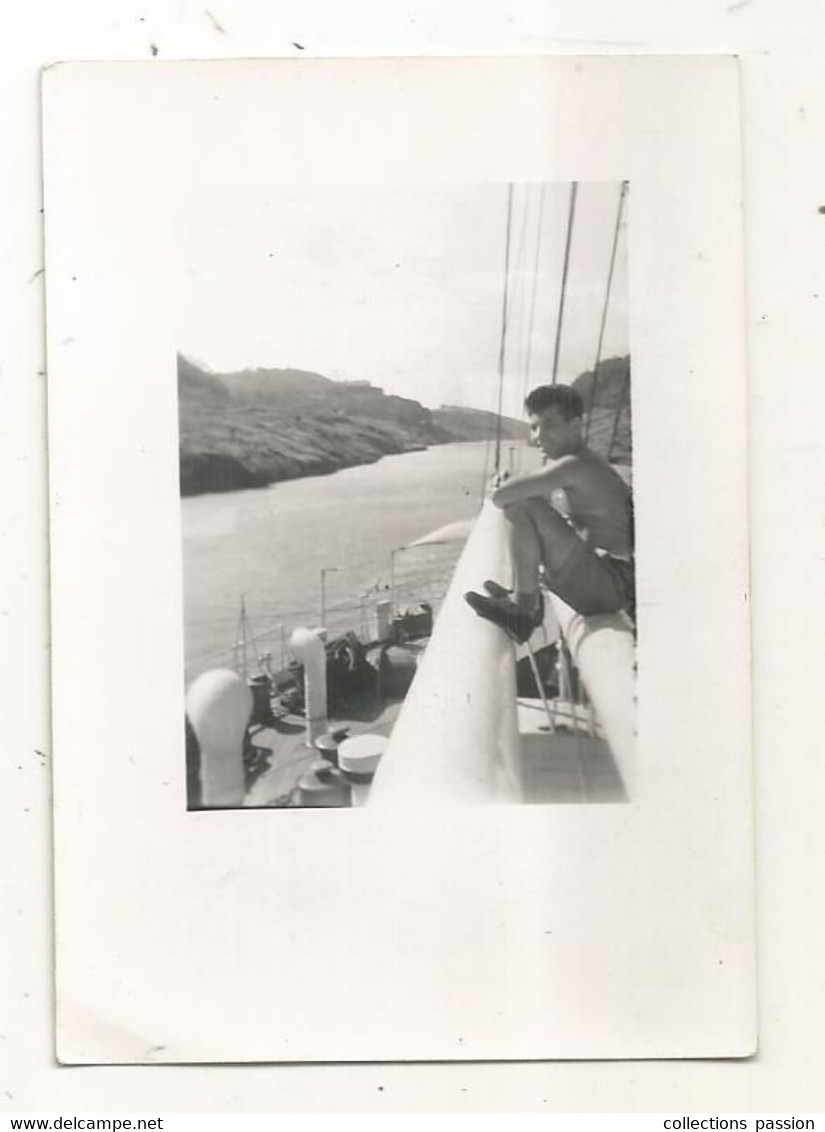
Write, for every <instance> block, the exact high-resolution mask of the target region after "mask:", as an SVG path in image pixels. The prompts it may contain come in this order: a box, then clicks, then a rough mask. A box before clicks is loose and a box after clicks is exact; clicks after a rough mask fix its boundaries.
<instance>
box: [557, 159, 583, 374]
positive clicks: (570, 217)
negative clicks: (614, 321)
mask: <svg viewBox="0 0 825 1132" xmlns="http://www.w3.org/2000/svg"><path fill="white" fill-rule="evenodd" d="M578 191H579V182H578V181H573V183H572V184H571V186H570V207H569V210H568V213H567V239H566V241H565V245H564V266H563V267H562V273H561V292H560V294H559V313H558V318H557V321H556V345H555V349H554V351H553V378H552V381H551V383H550V384H551V385H555V384H556V380H557V378H558V375H559V350H560V348H561V325H562V320H563V318H564V299H565V296H566V294H567V272H568V269H569V267H570V244H571V242H572V240H573V221H574V220H575V216H576V195H577V193H578Z"/></svg>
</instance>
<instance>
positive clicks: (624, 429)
mask: <svg viewBox="0 0 825 1132" xmlns="http://www.w3.org/2000/svg"><path fill="white" fill-rule="evenodd" d="M572 385H573V388H574V389H577V390H578V391H579V393H580V394H581V396H582V400H583V401H584V407H585V412H586V413H587V412H589V411H590V400H591V397H592V396H593V371H592V370H587V372H586V373H582V374H579V376H578V377H577V378H576V380H575V381H574V382H572ZM587 443H588V444H589V445H590V447H591V448H592V449H593V450H594V451H595V452H598V453H599V455H600V456H604V457H605V459H610V460H611V461H612V463H614V464H630V463H631V462H632V457H633V437H632V427H631V410H630V358H629V357H623V358H607V359H606V360H605V361H603V362H601V363H600V364H599V376H598V380H597V381H596V392H595V397H594V398H593V406H592V412H591V413H590V423H589V427H588V432H587Z"/></svg>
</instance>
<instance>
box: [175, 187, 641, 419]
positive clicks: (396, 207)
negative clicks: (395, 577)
mask: <svg viewBox="0 0 825 1132" xmlns="http://www.w3.org/2000/svg"><path fill="white" fill-rule="evenodd" d="M619 192H620V186H619V185H618V184H595V183H582V184H580V185H579V187H578V193H577V199H576V211H575V218H574V224H573V230H572V240H571V249H570V264H569V272H568V283H567V291H566V299H565V311H564V318H563V323H562V336H561V349H560V357H559V372H558V380H559V381H570V380H572V379H573V378H574V377H576V376H577V375H578V374H579V373H581V372H582V371H584V370H586V369H591V368H592V366H593V362H594V360H595V356H596V348H597V341H598V334H599V326H600V320H601V315H602V307H603V304H604V297H605V288H606V284H607V276H608V268H609V263H610V254H611V248H612V243H613V236H614V231H615V224H616V216H617V208H618V202H619ZM629 195H630V194H628V197H629ZM569 202H570V186H569V185H568V184H553V185H546V186H540V185H515V186H514V188H513V204H512V213H511V223H510V262H509V271H508V273H507V280H508V331H507V337H506V354H505V381H504V410H505V412H507V413H509V414H510V415H513V416H518V415H520V413H521V403H522V400H523V396H524V393H525V391H526V389H527V388H532V387H533V386H534V385H539V384H542V383H543V382H545V381H548V380H549V379H550V376H551V373H552V364H553V353H554V344H555V334H556V322H557V314H558V305H559V294H560V286H561V278H562V267H563V261H564V248H565V242H566V236H567V223H568V211H569ZM627 213H628V206H627V204H626V205H625V210H624V214H623V222H622V226H621V229H620V235H619V244H618V254H617V258H616V267H615V272H614V278H613V286H612V291H611V299H610V305H609V309H608V319H607V324H606V328H605V336H604V344H603V348H602V357H603V358H607V357H611V356H613V355H615V354H626V353H629V343H628V284H627V231H626V220H627ZM507 217H508V186H507V185H506V184H475V185H435V184H434V185H432V186H421V185H415V186H398V187H396V188H386V187H377V186H363V187H358V186H352V185H347V186H339V187H336V186H333V185H330V186H324V187H323V188H319V187H317V186H312V187H309V188H298V187H295V186H290V187H289V188H286V187H284V186H283V185H273V186H269V187H267V186H265V185H261V184H250V183H242V182H237V181H236V182H232V181H227V182H224V183H221V184H219V185H218V186H217V188H215V186H214V185H213V187H212V191H211V192H209V193H205V194H204V195H203V197H202V198H200V197H199V198H198V199H197V200H194V201H191V202H188V204H187V213H186V217H185V220H184V222H183V226H182V230H181V232H180V246H181V256H182V264H181V266H182V273H181V286H180V309H179V312H178V313H179V319H180V322H179V349H180V351H181V353H183V354H185V355H187V356H188V357H190V358H192V359H194V360H197V361H198V362H199V363H201V364H202V365H204V366H205V367H207V368H208V369H211V370H213V371H215V372H226V371H231V370H238V369H245V368H256V367H263V368H268V367H277V368H294V369H303V370H311V371H314V372H317V373H321V374H324V375H325V376H326V377H331V378H334V379H336V380H350V381H351V380H367V381H370V382H372V383H373V384H374V385H378V386H381V387H382V388H383V389H385V390H386V391H387V392H391V393H397V394H400V395H402V396H407V397H414V398H415V399H416V400H419V401H421V402H423V403H424V404H425V405H427V406H429V407H431V408H434V407H437V406H438V405H442V404H457V405H468V406H473V407H476V408H487V409H494V408H495V406H496V401H497V395H498V362H499V348H500V342H501V328H502V306H503V290H504V281H505V257H506V243H507ZM531 320H532V334H531V333H529V331H530V326H531Z"/></svg>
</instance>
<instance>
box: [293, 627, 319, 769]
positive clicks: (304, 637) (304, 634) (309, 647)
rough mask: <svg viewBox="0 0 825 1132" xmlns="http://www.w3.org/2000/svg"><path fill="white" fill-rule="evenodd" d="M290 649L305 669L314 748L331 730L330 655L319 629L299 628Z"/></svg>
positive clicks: (309, 729) (308, 734)
mask: <svg viewBox="0 0 825 1132" xmlns="http://www.w3.org/2000/svg"><path fill="white" fill-rule="evenodd" d="M289 648H290V651H291V653H292V655H293V656H294V657H295V659H296V660H297V661H298V663H299V664H302V665H303V667H304V702H305V705H306V708H305V710H306V721H307V724H306V741H307V746H308V747H311V746H312V744H313V743H314V742H315V740H316V739H317V738H318V736H319V735H323V733H324V732H325V731H326V730H327V652H326V649H325V647H324V642H323V639H322V637H321V634H320V632H319V631H318V630H315V629H296V630H295V632H294V633H293V634H292V636H291V637H290V638H289Z"/></svg>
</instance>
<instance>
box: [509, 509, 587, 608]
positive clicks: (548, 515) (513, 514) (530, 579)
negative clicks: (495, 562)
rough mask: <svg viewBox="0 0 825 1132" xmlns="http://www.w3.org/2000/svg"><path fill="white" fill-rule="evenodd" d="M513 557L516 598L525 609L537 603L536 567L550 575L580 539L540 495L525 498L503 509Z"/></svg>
mask: <svg viewBox="0 0 825 1132" xmlns="http://www.w3.org/2000/svg"><path fill="white" fill-rule="evenodd" d="M504 517H505V519H506V520H507V527H508V531H509V538H510V555H511V558H512V561H513V575H514V582H515V601H516V604H517V606H518V608H519V610H521V611H522V612H524V613H533V612H534V611H535V610H536V608H537V607H538V603H539V567H540V566H542V565H543V566H544V568H545V570H546V571H547V573H548V575H549V576H550V577H551V578H552V576H553V574H554V572H558V571H560V570H561V569H562V568H563V566H564V565H565V564H566V563H567V560H568V559H569V557H570V555H571V554H572V553H573V552H574V551H575V550H576V549H577V545H578V544H580V543H581V540H580V539H579V537H578V535H577V534H576V532H575V531H574V530H573V528H572V527H571V526H570V524H569V523H568V522H567V521H566V520H565V519H564V518H563V517H562V516H561V515H560V514H559V513H558V511H556V510H554V508H552V507H551V506H550V505H549V504H548V503H545V502H544V500H541V499H527V500H524V501H523V502H522V503H514V504H513V505H512V506H510V507H506V508H505V509H504Z"/></svg>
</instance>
